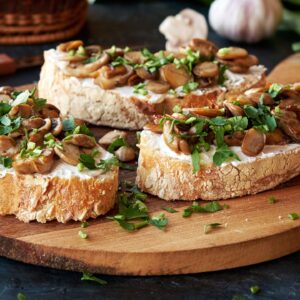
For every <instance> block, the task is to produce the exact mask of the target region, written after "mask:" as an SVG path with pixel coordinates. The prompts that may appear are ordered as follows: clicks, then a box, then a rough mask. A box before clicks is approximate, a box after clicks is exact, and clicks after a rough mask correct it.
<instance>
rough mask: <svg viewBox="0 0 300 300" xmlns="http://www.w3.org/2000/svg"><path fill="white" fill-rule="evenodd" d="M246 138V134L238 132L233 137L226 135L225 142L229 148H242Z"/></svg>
mask: <svg viewBox="0 0 300 300" xmlns="http://www.w3.org/2000/svg"><path fill="white" fill-rule="evenodd" d="M244 136H245V132H243V131H236V132H234V133H233V134H231V135H225V136H224V142H225V143H226V144H227V145H228V146H241V145H242V143H243V139H244Z"/></svg>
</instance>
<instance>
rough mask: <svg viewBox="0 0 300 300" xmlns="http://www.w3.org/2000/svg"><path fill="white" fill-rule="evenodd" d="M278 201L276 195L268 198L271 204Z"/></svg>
mask: <svg viewBox="0 0 300 300" xmlns="http://www.w3.org/2000/svg"><path fill="white" fill-rule="evenodd" d="M276 202H277V200H276V198H275V197H274V196H271V197H269V199H268V203H269V204H274V203H276Z"/></svg>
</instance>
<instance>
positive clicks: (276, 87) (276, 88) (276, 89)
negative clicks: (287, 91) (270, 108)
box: [268, 83, 283, 98]
mask: <svg viewBox="0 0 300 300" xmlns="http://www.w3.org/2000/svg"><path fill="white" fill-rule="evenodd" d="M282 89H283V85H282V84H278V83H273V84H271V86H270V87H269V90H268V94H269V95H270V96H271V97H272V98H276V97H277V96H278V95H279V94H280V93H281V91H282Z"/></svg>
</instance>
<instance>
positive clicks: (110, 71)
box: [104, 65, 127, 79]
mask: <svg viewBox="0 0 300 300" xmlns="http://www.w3.org/2000/svg"><path fill="white" fill-rule="evenodd" d="M126 73H127V69H126V67H125V66H124V65H119V66H116V67H112V66H106V67H105V73H104V76H105V77H106V78H107V79H110V78H113V77H115V76H118V75H124V74H126Z"/></svg>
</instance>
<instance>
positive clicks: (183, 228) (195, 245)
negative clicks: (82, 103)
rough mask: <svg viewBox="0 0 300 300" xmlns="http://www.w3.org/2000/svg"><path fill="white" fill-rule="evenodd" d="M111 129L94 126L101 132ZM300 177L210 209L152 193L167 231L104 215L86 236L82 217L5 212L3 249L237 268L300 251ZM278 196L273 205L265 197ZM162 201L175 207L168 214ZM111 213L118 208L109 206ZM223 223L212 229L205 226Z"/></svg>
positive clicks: (119, 268) (76, 258)
mask: <svg viewBox="0 0 300 300" xmlns="http://www.w3.org/2000/svg"><path fill="white" fill-rule="evenodd" d="M107 130H108V129H105V128H93V131H94V133H95V134H96V136H98V137H99V136H101V135H102V134H103V133H104V132H106V131H107ZM134 178H135V173H134V172H131V171H121V174H120V180H121V181H123V180H128V181H131V182H134ZM298 183H300V177H297V178H295V179H293V180H292V181H290V182H288V183H287V184H285V185H284V186H281V187H279V188H277V189H276V190H272V191H269V192H265V193H261V194H258V195H255V196H249V197H243V198H237V199H232V200H226V201H221V203H222V204H224V203H226V204H228V205H229V208H228V209H224V210H223V211H219V212H217V213H212V214H203V213H202V214H193V215H192V216H191V217H190V218H183V217H182V212H183V209H184V208H186V207H187V206H188V205H190V204H191V202H184V201H179V202H169V203H167V202H166V201H163V200H160V199H158V198H155V197H150V196H149V199H148V201H147V206H148V207H149V210H150V213H151V215H153V214H158V213H162V212H163V213H165V214H166V215H167V217H168V219H169V225H168V226H167V229H166V231H161V230H158V229H157V228H156V227H153V226H148V227H146V228H143V229H141V230H139V231H137V232H133V233H130V232H127V231H125V230H124V229H122V228H121V227H120V226H119V225H118V224H117V223H116V222H114V221H111V220H108V219H105V218H104V217H102V218H99V219H97V220H93V221H90V226H89V227H88V228H86V229H85V230H86V232H87V233H88V238H87V239H81V238H80V237H79V235H78V231H79V230H81V229H82V228H80V223H75V222H72V223H69V224H59V223H57V222H50V223H47V224H38V223H36V222H32V223H30V224H24V223H22V222H20V221H18V220H17V219H15V218H14V217H0V255H3V256H6V257H9V258H13V259H16V260H20V261H23V262H26V263H32V264H37V265H43V266H49V267H53V268H59V269H67V270H77V271H83V270H89V271H91V272H97V273H104V274H118V275H166V274H186V273H198V272H206V271H214V270H221V269H227V268H234V267H240V266H245V265H250V264H254V263H259V262H263V261H266V260H271V259H274V258H278V257H281V256H283V255H287V254H289V253H292V252H295V251H297V250H300V243H299V240H300V219H299V220H295V221H293V220H290V219H289V218H288V214H289V213H291V212H298V213H300V201H299V195H300V185H298ZM270 196H275V197H276V199H278V201H277V202H276V203H275V204H269V203H268V198H269V197H270ZM162 205H165V206H168V207H173V208H176V210H178V212H177V213H173V214H170V213H168V212H166V211H164V210H162V209H161V206H162ZM112 214H113V212H112ZM211 223H221V224H222V227H221V228H217V229H215V230H213V231H211V232H209V233H207V234H205V233H204V227H205V225H206V224H211Z"/></svg>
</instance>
